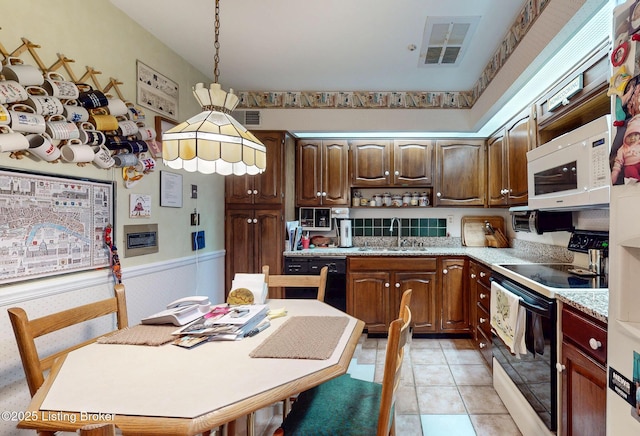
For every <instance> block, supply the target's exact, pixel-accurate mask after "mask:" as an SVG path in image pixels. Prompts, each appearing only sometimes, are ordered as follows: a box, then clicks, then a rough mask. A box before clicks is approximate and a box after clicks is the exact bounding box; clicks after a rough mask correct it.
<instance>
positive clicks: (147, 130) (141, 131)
mask: <svg viewBox="0 0 640 436" xmlns="http://www.w3.org/2000/svg"><path fill="white" fill-rule="evenodd" d="M136 136H137V137H138V139H142V140H143V141H153V140H154V139H156V129H154V128H151V127H147V126H144V125H143V126H142V127H140V123H138V133H136Z"/></svg>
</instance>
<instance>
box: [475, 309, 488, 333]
mask: <svg viewBox="0 0 640 436" xmlns="http://www.w3.org/2000/svg"><path fill="white" fill-rule="evenodd" d="M476 314H477V315H476V316H477V317H476V326H478V329H480V330H482V333H484V336H485V337H487V338H490V337H491V324H490V322H489V312H488V311H487V310H486V309H485V308H484V307H482V305H480V304H478V306H477V308H476Z"/></svg>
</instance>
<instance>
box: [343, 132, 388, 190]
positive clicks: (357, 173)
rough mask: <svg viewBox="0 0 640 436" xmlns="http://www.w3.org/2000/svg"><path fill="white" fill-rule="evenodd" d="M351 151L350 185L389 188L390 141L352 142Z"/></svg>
mask: <svg viewBox="0 0 640 436" xmlns="http://www.w3.org/2000/svg"><path fill="white" fill-rule="evenodd" d="M349 145H350V150H351V161H350V162H351V164H350V166H351V185H352V186H354V187H355V186H357V187H366V186H389V184H390V183H391V154H392V147H391V142H390V141H383V140H354V141H350V142H349Z"/></svg>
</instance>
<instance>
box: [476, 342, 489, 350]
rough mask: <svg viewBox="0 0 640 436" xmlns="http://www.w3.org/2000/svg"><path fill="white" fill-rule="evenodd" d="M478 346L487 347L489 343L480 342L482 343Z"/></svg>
mask: <svg viewBox="0 0 640 436" xmlns="http://www.w3.org/2000/svg"><path fill="white" fill-rule="evenodd" d="M478 346H479V347H480V348H481V349H482V348H484V347H486V346H487V344H485V343H484V342H480V344H478Z"/></svg>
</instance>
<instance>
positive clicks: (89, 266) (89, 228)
mask: <svg viewBox="0 0 640 436" xmlns="http://www.w3.org/2000/svg"><path fill="white" fill-rule="evenodd" d="M113 196H114V186H113V182H105V181H98V180H87V179H75V178H67V177H57V176H51V175H43V174H37V173H27V172H22V171H21V172H18V171H10V170H0V262H1V265H2V266H1V267H0V283H10V282H16V281H21V280H29V279H35V278H42V277H47V276H53V275H58V274H65V273H70V272H76V271H84V270H94V269H96V268H108V267H109V266H110V260H109V250H108V248H107V246H106V245H105V242H104V231H105V228H106V227H107V226H108V225H109V224H113V223H114V222H113V219H114V218H113V217H114V209H113V207H114V201H113Z"/></svg>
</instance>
